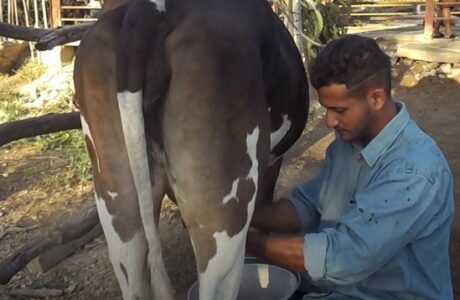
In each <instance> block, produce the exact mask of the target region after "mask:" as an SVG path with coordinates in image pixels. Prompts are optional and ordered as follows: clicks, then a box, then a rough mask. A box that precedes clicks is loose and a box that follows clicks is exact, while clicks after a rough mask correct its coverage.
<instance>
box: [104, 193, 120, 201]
mask: <svg viewBox="0 0 460 300" xmlns="http://www.w3.org/2000/svg"><path fill="white" fill-rule="evenodd" d="M107 194H109V196H110V198H112V200H115V198H116V197H118V193H115V192H111V191H107Z"/></svg>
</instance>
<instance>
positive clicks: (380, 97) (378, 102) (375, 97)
mask: <svg viewBox="0 0 460 300" xmlns="http://www.w3.org/2000/svg"><path fill="white" fill-rule="evenodd" d="M367 101H368V103H369V105H370V107H371V108H372V109H373V110H374V111H379V110H381V109H382V108H383V107H384V106H385V103H386V102H387V95H386V93H385V90H384V89H383V88H373V89H370V90H369V92H368V93H367Z"/></svg>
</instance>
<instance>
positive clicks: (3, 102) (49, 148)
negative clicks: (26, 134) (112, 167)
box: [0, 60, 91, 187]
mask: <svg viewBox="0 0 460 300" xmlns="http://www.w3.org/2000/svg"><path fill="white" fill-rule="evenodd" d="M46 71H47V70H46V67H44V66H43V65H40V64H39V63H37V62H34V61H32V60H29V61H28V62H27V63H26V64H25V65H24V66H23V67H21V68H20V69H19V70H18V71H17V72H16V74H15V75H13V76H12V77H17V78H19V80H12V79H13V78H11V77H7V76H6V77H4V78H2V84H1V85H0V123H5V122H9V121H13V120H19V119H26V118H31V117H35V116H41V115H45V114H48V113H59V112H68V111H71V110H74V109H75V106H74V104H73V90H72V89H71V88H70V87H68V86H69V85H67V86H64V88H62V89H58V90H55V91H54V92H51V91H52V89H53V88H54V87H53V86H52V85H53V83H52V82H51V83H49V82H44V83H42V84H38V85H37V86H36V87H35V89H36V94H37V95H39V96H38V97H40V98H41V99H42V101H41V102H40V103H38V104H37V103H33V102H34V101H36V99H30V95H25V94H23V93H21V92H20V87H21V85H23V84H29V83H31V82H33V81H34V80H37V79H38V78H39V77H40V76H42V75H44V74H45V73H46ZM69 77H70V76H69ZM17 78H16V79H17ZM68 80H71V77H70V78H69V79H68ZM9 82H11V83H9ZM50 98H52V99H50ZM2 149H14V150H15V151H21V150H28V151H30V150H31V149H33V150H36V151H37V152H39V151H41V152H47V154H46V156H47V157H49V158H47V159H50V160H51V162H50V164H49V166H48V167H47V168H45V170H43V169H42V171H43V172H41V173H40V174H36V175H38V176H44V184H45V185H47V186H50V187H60V186H67V185H69V184H76V183H79V182H82V181H88V180H90V178H91V174H90V169H91V164H90V161H89V157H88V155H87V152H86V147H85V140H84V136H83V134H82V132H81V131H80V130H69V131H62V132H57V133H52V134H47V135H42V136H37V137H34V138H29V139H24V140H20V141H15V142H13V143H10V144H8V145H5V146H4V147H2Z"/></svg>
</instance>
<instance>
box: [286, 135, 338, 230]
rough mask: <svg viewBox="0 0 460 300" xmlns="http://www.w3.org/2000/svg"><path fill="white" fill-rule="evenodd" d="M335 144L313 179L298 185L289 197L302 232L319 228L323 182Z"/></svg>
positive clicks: (329, 148)
mask: <svg viewBox="0 0 460 300" xmlns="http://www.w3.org/2000/svg"><path fill="white" fill-rule="evenodd" d="M333 145H334V142H333V143H332V144H331V145H329V147H328V148H327V150H326V158H325V161H324V163H323V165H322V166H321V168H320V169H319V171H318V172H317V173H316V175H315V176H314V177H313V179H311V180H309V181H307V182H304V183H302V184H300V185H298V186H297V187H296V188H294V190H293V191H292V193H291V195H290V196H289V198H288V199H289V201H290V202H291V203H292V205H293V206H294V207H295V209H296V211H297V214H298V215H299V219H300V224H301V228H300V231H301V232H309V231H312V230H314V229H316V228H317V227H318V224H319V220H320V215H321V205H320V203H319V198H320V197H319V195H320V193H321V188H322V185H323V182H324V180H325V178H326V176H327V173H328V172H329V171H330V166H331V160H332V151H333Z"/></svg>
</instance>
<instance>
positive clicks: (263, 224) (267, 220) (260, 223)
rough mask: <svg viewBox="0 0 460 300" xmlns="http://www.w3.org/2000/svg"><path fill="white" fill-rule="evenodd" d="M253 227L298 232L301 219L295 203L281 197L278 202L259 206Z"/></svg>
mask: <svg viewBox="0 0 460 300" xmlns="http://www.w3.org/2000/svg"><path fill="white" fill-rule="evenodd" d="M251 227H254V228H257V229H260V230H265V231H271V232H298V231H299V230H300V219H299V215H298V213H297V211H296V209H295V207H294V205H292V203H291V202H290V201H289V200H287V199H284V198H281V199H280V200H279V201H278V202H275V203H272V204H269V205H262V206H260V207H257V208H256V210H255V212H254V215H253V217H252V220H251Z"/></svg>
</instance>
